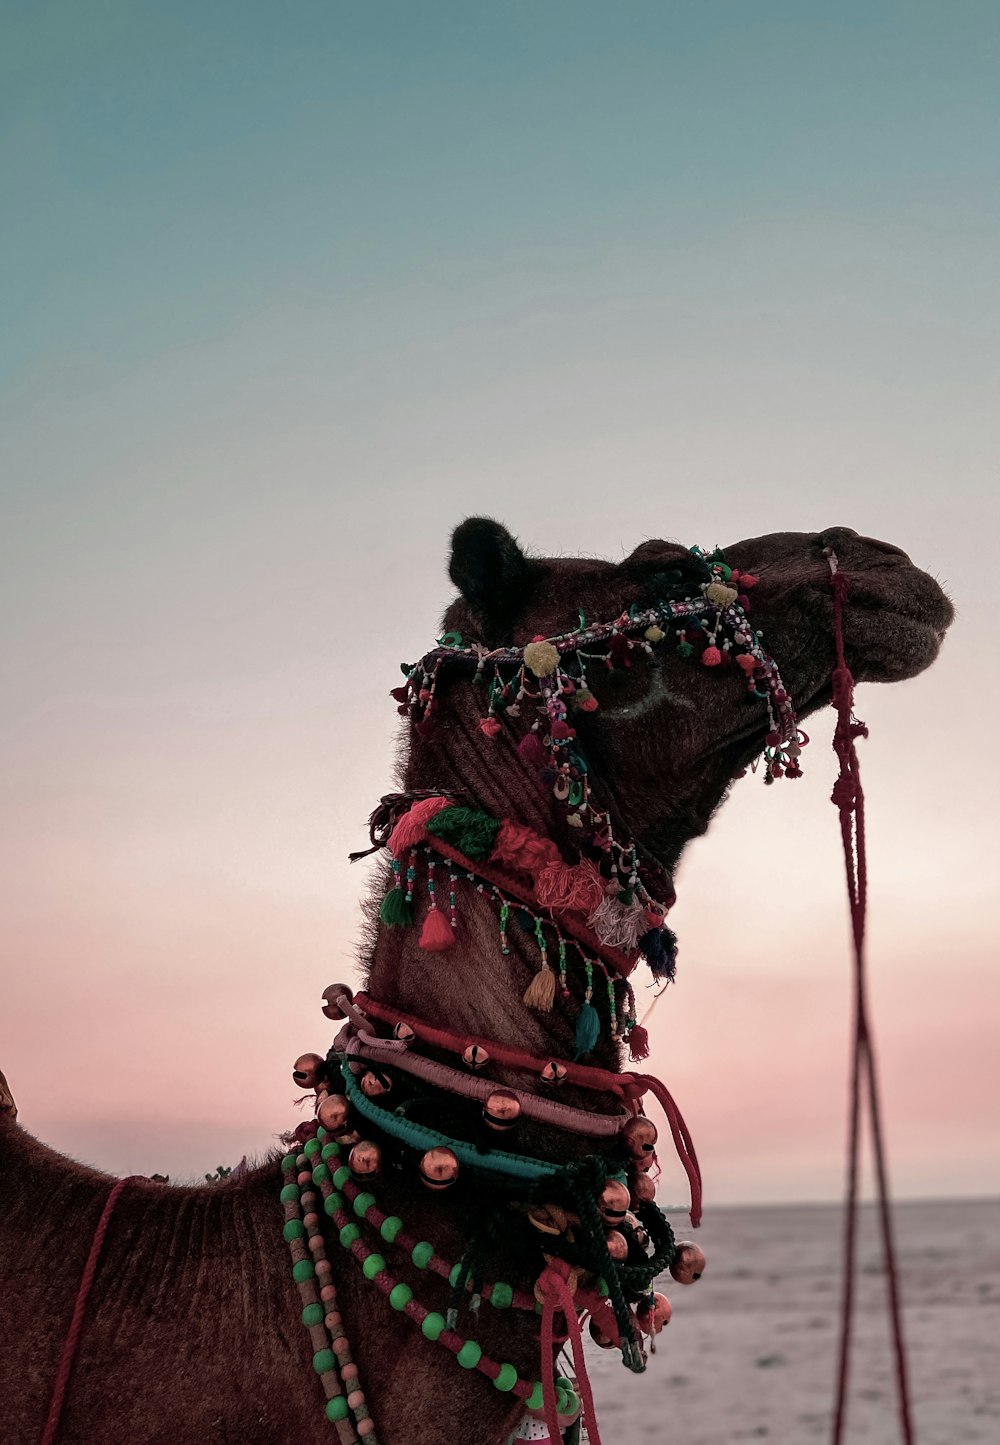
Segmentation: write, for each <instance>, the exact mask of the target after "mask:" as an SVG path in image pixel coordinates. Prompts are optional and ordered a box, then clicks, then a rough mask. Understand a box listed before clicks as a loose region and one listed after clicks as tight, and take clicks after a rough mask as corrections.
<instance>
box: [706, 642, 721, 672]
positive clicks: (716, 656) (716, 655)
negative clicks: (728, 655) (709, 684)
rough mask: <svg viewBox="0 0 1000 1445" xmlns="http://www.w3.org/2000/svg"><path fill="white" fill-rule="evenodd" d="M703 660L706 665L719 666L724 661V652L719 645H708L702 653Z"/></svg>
mask: <svg viewBox="0 0 1000 1445" xmlns="http://www.w3.org/2000/svg"><path fill="white" fill-rule="evenodd" d="M701 660H702V662H703V663H704V664H705V666H706V667H718V665H719V663H720V662H721V661H722V653H721V652H720V651H719V649H718V648H717V647H706V648H705V651H704V652H703V653H702V654H701Z"/></svg>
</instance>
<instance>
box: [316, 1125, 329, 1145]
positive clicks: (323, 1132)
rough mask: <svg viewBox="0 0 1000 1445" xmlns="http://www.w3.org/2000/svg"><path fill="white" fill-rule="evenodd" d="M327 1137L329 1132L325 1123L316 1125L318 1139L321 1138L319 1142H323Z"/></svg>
mask: <svg viewBox="0 0 1000 1445" xmlns="http://www.w3.org/2000/svg"><path fill="white" fill-rule="evenodd" d="M326 1137H327V1133H326V1130H325V1129H324V1128H323V1125H322V1124H317V1125H316V1138H317V1139H318V1140H319V1142H320V1143H321V1144H322V1142H323V1140H324V1139H325V1138H326Z"/></svg>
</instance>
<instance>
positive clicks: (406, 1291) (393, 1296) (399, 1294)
mask: <svg viewBox="0 0 1000 1445" xmlns="http://www.w3.org/2000/svg"><path fill="white" fill-rule="evenodd" d="M412 1298H413V1291H412V1289H410V1286H409V1285H408V1284H397V1285H394V1286H393V1288H392V1289H391V1290H390V1291H389V1303H390V1304H391V1305H392V1307H393V1309H394V1310H405V1309H406V1306H407V1305H408V1304H409V1303H410V1300H411V1299H412Z"/></svg>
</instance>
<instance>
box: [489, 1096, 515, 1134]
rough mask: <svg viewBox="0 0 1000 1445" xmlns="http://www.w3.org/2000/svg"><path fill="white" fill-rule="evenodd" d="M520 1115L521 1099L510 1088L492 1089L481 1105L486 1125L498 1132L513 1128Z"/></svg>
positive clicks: (501, 1132)
mask: <svg viewBox="0 0 1000 1445" xmlns="http://www.w3.org/2000/svg"><path fill="white" fill-rule="evenodd" d="M520 1116H521V1101H520V1099H518V1097H517V1095H516V1094H513V1093H511V1091H510V1089H494V1090H493V1093H492V1094H490V1096H489V1098H488V1099H487V1100H486V1103H485V1104H484V1105H483V1118H484V1120H485V1121H486V1124H487V1127H488V1128H490V1129H496V1131H497V1132H498V1133H500V1134H503V1133H505V1132H506V1131H507V1130H508V1129H513V1127H514V1125H515V1124H516V1123H517V1121H518V1119H519V1118H520Z"/></svg>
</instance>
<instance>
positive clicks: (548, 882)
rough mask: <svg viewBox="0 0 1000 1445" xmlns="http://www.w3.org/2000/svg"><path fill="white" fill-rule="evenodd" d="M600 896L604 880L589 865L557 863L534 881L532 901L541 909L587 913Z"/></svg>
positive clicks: (544, 869)
mask: <svg viewBox="0 0 1000 1445" xmlns="http://www.w3.org/2000/svg"><path fill="white" fill-rule="evenodd" d="M603 897H604V880H603V879H602V877H601V875H600V873H599V872H598V871H597V869H596V868H595V866H594V864H593V863H590V862H588V861H584V862H582V863H577V864H575V865H570V864H569V863H563V862H561V861H560V862H557V863H550V864H549V866H548V867H547V868H543V870H542V871H541V873H539V875H538V877H537V878H536V879H535V898H536V900H537V901H538V902H539V903H540V904H541V906H542V907H543V908H565V909H567V910H568V911H570V912H572V913H583V914H587V915H589V914H591V913H592V912H593V911H594V909H595V908H596V907H597V906H598V904H599V903H600V902H601V900H602V899H603Z"/></svg>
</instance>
